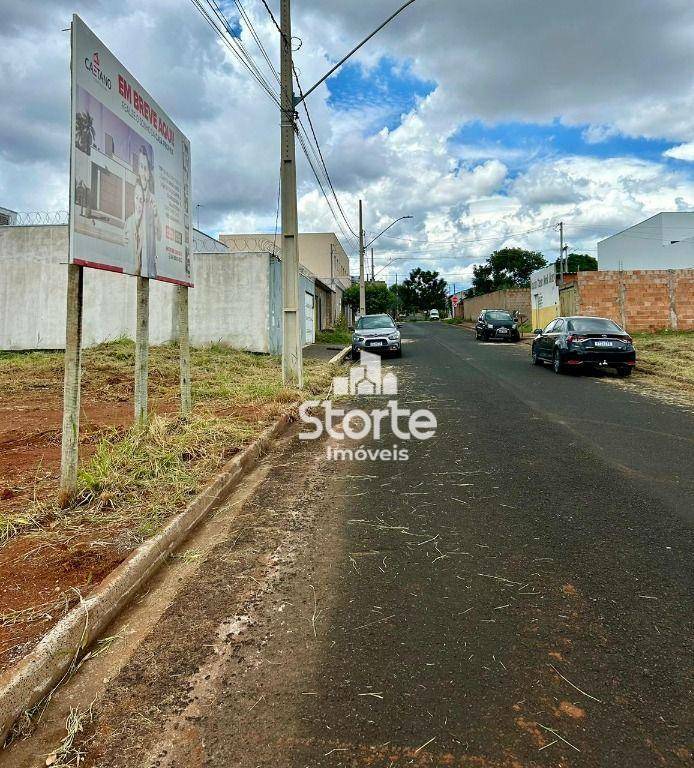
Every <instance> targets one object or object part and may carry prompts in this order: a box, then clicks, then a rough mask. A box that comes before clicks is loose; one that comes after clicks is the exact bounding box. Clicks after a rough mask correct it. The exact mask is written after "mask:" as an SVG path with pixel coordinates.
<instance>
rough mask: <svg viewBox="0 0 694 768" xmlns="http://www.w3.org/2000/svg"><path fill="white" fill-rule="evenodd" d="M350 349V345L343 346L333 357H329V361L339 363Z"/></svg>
mask: <svg viewBox="0 0 694 768" xmlns="http://www.w3.org/2000/svg"><path fill="white" fill-rule="evenodd" d="M351 351H352V347H345V348H344V349H343V350H342V352H338V353H337V354H336V355H335V357H331V358H330V360H329V361H328V362H329V363H331V364H332V363H341V362H342V361H343V360H344V359H345V358H346V357H347V355H348V354H349V353H350V352H351Z"/></svg>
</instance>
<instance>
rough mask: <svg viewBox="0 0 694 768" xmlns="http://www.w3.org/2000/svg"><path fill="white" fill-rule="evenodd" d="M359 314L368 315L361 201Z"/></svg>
mask: <svg viewBox="0 0 694 768" xmlns="http://www.w3.org/2000/svg"><path fill="white" fill-rule="evenodd" d="M359 314H360V315H365V314H366V287H365V286H364V224H363V220H362V210H361V200H360V201H359Z"/></svg>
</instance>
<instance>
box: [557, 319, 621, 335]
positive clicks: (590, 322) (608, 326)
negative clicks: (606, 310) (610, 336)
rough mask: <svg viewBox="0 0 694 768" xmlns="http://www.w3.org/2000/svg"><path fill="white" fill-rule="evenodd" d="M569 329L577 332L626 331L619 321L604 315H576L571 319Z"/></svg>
mask: <svg viewBox="0 0 694 768" xmlns="http://www.w3.org/2000/svg"><path fill="white" fill-rule="evenodd" d="M569 330H570V331H574V332H575V333H624V331H623V330H622V329H621V328H620V327H619V326H618V325H617V323H613V322H612V320H607V319H605V318H602V317H575V318H573V319H572V320H569Z"/></svg>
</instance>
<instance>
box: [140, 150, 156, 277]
mask: <svg viewBox="0 0 694 768" xmlns="http://www.w3.org/2000/svg"><path fill="white" fill-rule="evenodd" d="M137 178H138V181H139V183H140V185H141V186H142V189H143V191H144V211H143V218H144V233H145V253H144V255H145V259H146V261H145V264H143V267H144V270H143V271H144V273H145V275H144V276H147V277H151V278H154V277H156V276H157V241H159V240H161V223H160V221H159V211H158V210H157V200H156V198H155V196H154V171H153V169H152V163H151V161H150V159H149V154H148V153H147V148H146V147H145V146H144V144H143V145H142V146H141V147H140V151H139V154H138V158H137Z"/></svg>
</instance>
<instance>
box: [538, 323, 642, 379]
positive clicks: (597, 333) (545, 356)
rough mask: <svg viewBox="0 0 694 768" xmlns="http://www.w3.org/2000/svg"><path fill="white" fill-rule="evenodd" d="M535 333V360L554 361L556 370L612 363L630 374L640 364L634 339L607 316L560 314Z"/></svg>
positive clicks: (621, 374) (621, 373) (618, 371)
mask: <svg viewBox="0 0 694 768" xmlns="http://www.w3.org/2000/svg"><path fill="white" fill-rule="evenodd" d="M534 333H535V339H534V340H533V344H532V360H533V363H534V364H535V365H543V364H544V363H551V364H552V367H553V368H554V372H555V373H562V372H563V371H565V370H568V369H569V368H572V369H574V370H580V369H582V368H583V369H585V368H591V367H600V368H603V367H612V368H616V369H617V373H618V375H619V376H630V375H631V372H632V371H633V369H634V366H635V365H636V350H635V349H634V342H633V339H632V338H631V336H629V334H628V333H627V332H626V331H625V330H624V329H623V328H620V327H619V326H618V325H617V323H615V322H614V321H612V320H609V319H608V318H606V317H557V318H556V319H554V320H552V322H551V323H550V324H549V325H548V326H547V327H546V328H545V329H544V330H540V329H539V328H538V329H537V330H536V331H534Z"/></svg>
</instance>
